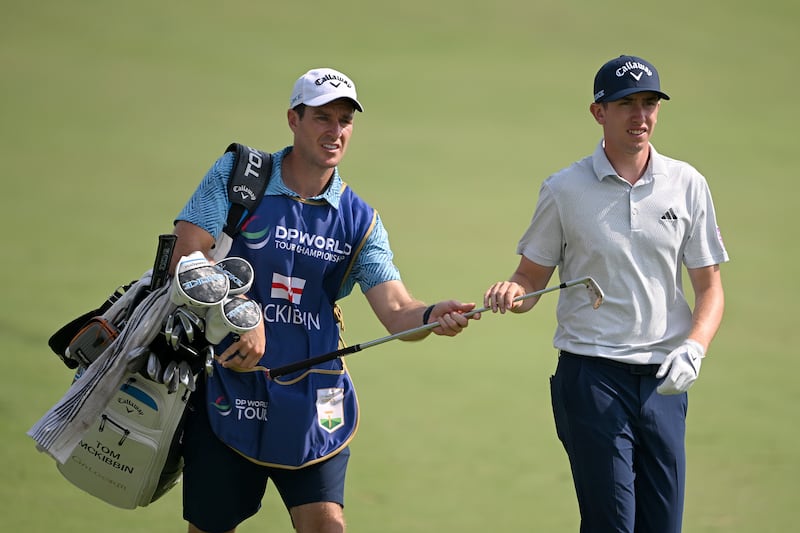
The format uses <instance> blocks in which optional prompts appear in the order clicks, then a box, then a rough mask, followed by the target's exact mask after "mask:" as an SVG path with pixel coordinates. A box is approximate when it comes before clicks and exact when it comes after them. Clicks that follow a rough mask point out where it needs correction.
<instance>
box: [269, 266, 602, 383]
mask: <svg viewBox="0 0 800 533" xmlns="http://www.w3.org/2000/svg"><path fill="white" fill-rule="evenodd" d="M575 285H583V286H584V287H585V288H586V289H587V291H588V293H589V297H590V298H591V302H592V308H593V309H597V308H598V307H600V306H601V305H602V303H603V298H604V295H603V289H601V288H600V285H598V284H597V282H596V281H595V280H594V279H592V278H591V277H585V278H580V279H574V280H572V281H565V282H563V283H560V284H558V285H554V286H552V287H548V288H546V289H541V290H538V291H533V292H529V293H528V294H523V295H522V296H518V297H517V298H514V301H515V302H521V301H523V300H527V299H529V298H533V297H535V296H540V295H542V294H547V293H548V292H553V291H560V290H562V289H566V288H568V287H574V286H575ZM490 309H491V307H481V308H480V309H473V310H472V311H469V312H467V313H464V316H465V317H467V318H469V317H471V316H473V315H476V314H478V313H483V312H486V311H488V310H490ZM440 325H441V324H439V322H438V321H437V322H431V323H430V324H423V325H422V326H419V327H416V328H412V329H408V330H406V331H401V332H399V333H395V334H393V335H387V336H386V337H381V338H380V339H375V340H372V341H368V342H363V343H361V344H354V345H352V346H347V347H345V348H341V349H339V350H336V351H333V352H329V353H326V354H323V355H318V356H316V357H311V358H309V359H305V360H303V361H297V362H295V363H289V364H288V365H284V366H279V367H276V368H271V369H269V370H268V371H267V377H268V378H269V379H275V378H276V377H279V376H283V375H286V374H290V373H292V372H296V371H298V370H302V369H304V368H310V367H312V366H314V365H318V364H320V363H325V362H327V361H331V360H333V359H336V358H337V357H343V356H345V355H350V354H352V353H355V352H360V351H361V350H364V349H366V348H371V347H372V346H377V345H379V344H383V343H385V342H389V341H393V340H395V339H399V338H401V337H405V336H408V335H413V334H414V333H419V332H422V331H428V330H430V329H434V328H436V327H438V326H440Z"/></svg>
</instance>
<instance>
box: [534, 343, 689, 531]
mask: <svg viewBox="0 0 800 533" xmlns="http://www.w3.org/2000/svg"><path fill="white" fill-rule="evenodd" d="M657 368H658V366H657V365H646V366H636V365H625V364H623V363H616V364H614V363H612V362H608V361H607V360H599V359H597V358H590V357H584V356H576V355H573V354H568V353H565V352H562V354H561V356H560V357H559V360H558V367H557V368H556V372H555V374H554V375H553V376H552V378H551V379H550V388H551V396H552V403H553V415H554V418H555V424H556V432H557V434H558V438H559V440H561V442H562V444H563V445H564V449H565V450H566V452H567V456H568V457H569V462H570V467H571V469H572V478H573V481H574V483H575V491H576V494H577V497H578V507H579V509H580V514H581V529H580V531H581V533H612V532H614V533H617V532H619V533H679V532H680V530H681V522H682V519H683V499H684V488H685V480H686V474H685V472H686V454H685V435H686V411H687V406H688V400H687V394H686V393H684V394H678V395H674V396H663V395H661V394H658V393H657V392H656V387H657V386H658V384H659V383H660V381H661V380H659V379H656V377H655V375H654V374H655V371H656V369H657Z"/></svg>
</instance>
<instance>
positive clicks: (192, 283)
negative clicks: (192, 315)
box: [170, 252, 230, 308]
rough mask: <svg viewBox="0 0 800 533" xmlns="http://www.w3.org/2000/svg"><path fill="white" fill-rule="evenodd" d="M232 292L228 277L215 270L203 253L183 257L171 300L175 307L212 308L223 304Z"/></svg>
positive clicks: (176, 270)
mask: <svg viewBox="0 0 800 533" xmlns="http://www.w3.org/2000/svg"><path fill="white" fill-rule="evenodd" d="M229 290H230V282H229V281H228V276H226V275H225V274H224V273H222V272H221V271H220V270H219V269H218V268H215V267H214V265H212V264H211V263H210V262H209V261H208V259H206V257H205V256H204V255H203V253H202V252H192V253H191V254H189V255H186V256H183V257H181V258H180V261H178V265H177V266H176V267H175V281H174V283H173V284H172V292H171V293H170V299H171V300H172V303H174V304H175V305H190V306H194V307H199V308H203V307H211V306H214V305H218V304H219V303H221V302H222V301H223V300H224V299H225V298H226V297H227V296H228V291H229Z"/></svg>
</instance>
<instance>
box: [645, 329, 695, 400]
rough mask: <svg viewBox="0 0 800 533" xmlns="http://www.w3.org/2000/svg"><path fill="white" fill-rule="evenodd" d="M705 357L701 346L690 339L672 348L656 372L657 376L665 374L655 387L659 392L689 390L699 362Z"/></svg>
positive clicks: (671, 392)
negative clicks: (659, 383)
mask: <svg viewBox="0 0 800 533" xmlns="http://www.w3.org/2000/svg"><path fill="white" fill-rule="evenodd" d="M703 357H705V350H704V349H703V346H702V345H701V344H700V343H699V342H697V341H695V340H692V339H686V341H685V342H684V343H683V344H681V345H680V346H678V347H677V348H675V349H674V350H672V351H671V352H670V353H669V355H667V358H666V359H665V360H664V362H663V363H661V366H660V367H659V369H658V372H656V377H657V378H659V379H660V378H663V377H664V376H666V378H665V379H664V381H663V382H662V383H661V385H659V386H658V388H657V389H656V390H657V391H658V393H659V394H680V393H682V392H686V391H687V390H689V387H691V386H692V383H694V382H695V380H696V379H697V376H698V375H699V374H700V363H701V361H702V360H703Z"/></svg>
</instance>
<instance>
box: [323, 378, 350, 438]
mask: <svg viewBox="0 0 800 533" xmlns="http://www.w3.org/2000/svg"><path fill="white" fill-rule="evenodd" d="M343 400H344V389H342V388H329V389H317V424H319V427H321V428H322V429H324V430H325V431H327V432H328V433H333V432H334V431H336V430H337V429H339V428H340V427H342V426H343V425H344V404H343V403H342V401H343Z"/></svg>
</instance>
